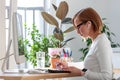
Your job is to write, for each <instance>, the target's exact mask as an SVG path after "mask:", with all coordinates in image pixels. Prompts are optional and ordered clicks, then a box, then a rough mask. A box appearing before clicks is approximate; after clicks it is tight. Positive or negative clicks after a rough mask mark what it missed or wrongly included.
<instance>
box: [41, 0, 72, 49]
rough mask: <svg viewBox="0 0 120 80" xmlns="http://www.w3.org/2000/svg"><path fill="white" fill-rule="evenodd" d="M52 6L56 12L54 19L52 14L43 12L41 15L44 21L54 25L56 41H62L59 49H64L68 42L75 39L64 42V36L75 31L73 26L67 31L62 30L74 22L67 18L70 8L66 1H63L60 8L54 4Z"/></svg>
mask: <svg viewBox="0 0 120 80" xmlns="http://www.w3.org/2000/svg"><path fill="white" fill-rule="evenodd" d="M52 6H53V8H54V10H55V11H56V15H55V17H53V16H52V15H51V14H49V13H47V12H41V14H42V17H43V19H44V20H45V21H46V22H47V23H49V24H51V25H54V27H55V28H54V30H53V35H54V37H55V38H56V39H58V40H59V41H60V42H59V46H58V47H63V46H64V45H65V44H66V43H67V42H68V41H70V40H72V39H74V37H72V38H69V39H67V40H64V34H65V33H68V32H71V31H73V30H74V27H73V26H71V27H69V28H68V29H66V30H65V31H63V30H62V26H63V24H71V23H72V21H71V20H72V19H71V18H69V17H66V16H67V13H68V10H69V7H68V4H67V3H66V2H65V1H62V2H61V3H60V4H59V6H58V7H57V6H56V5H54V4H52Z"/></svg>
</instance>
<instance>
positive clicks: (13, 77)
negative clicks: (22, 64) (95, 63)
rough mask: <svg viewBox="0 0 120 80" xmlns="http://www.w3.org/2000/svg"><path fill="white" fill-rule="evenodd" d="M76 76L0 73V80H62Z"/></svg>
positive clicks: (68, 74) (67, 74) (64, 74)
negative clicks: (56, 79)
mask: <svg viewBox="0 0 120 80" xmlns="http://www.w3.org/2000/svg"><path fill="white" fill-rule="evenodd" d="M77 76H79V75H78V74H71V73H41V74H27V73H24V74H17V73H16V74H13V73H12V74H10V73H0V79H5V80H39V79H41V80H45V79H52V78H58V80H62V79H61V78H65V77H77Z"/></svg>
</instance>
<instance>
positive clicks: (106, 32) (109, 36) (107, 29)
mask: <svg viewBox="0 0 120 80" xmlns="http://www.w3.org/2000/svg"><path fill="white" fill-rule="evenodd" d="M102 20H103V21H104V20H106V18H103V19H102ZM102 33H105V34H106V35H107V37H108V39H109V40H110V42H111V47H112V48H115V47H120V44H118V43H115V42H114V41H113V40H112V37H113V36H114V37H115V34H114V33H113V32H111V31H110V29H109V27H108V25H106V24H105V23H103V29H102ZM91 43H92V40H91V39H90V38H88V39H87V40H86V47H84V48H80V49H79V51H80V52H81V53H82V54H83V56H82V58H81V59H82V60H84V58H85V57H86V55H87V53H88V51H89V47H90V45H91Z"/></svg>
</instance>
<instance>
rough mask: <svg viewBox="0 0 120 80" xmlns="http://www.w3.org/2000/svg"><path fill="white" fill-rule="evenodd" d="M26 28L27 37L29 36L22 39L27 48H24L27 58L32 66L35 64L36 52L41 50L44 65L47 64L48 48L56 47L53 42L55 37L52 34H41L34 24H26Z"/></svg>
mask: <svg viewBox="0 0 120 80" xmlns="http://www.w3.org/2000/svg"><path fill="white" fill-rule="evenodd" d="M26 30H27V32H28V35H27V37H29V38H30V39H25V40H24V44H25V46H26V48H27V49H26V50H25V51H26V54H25V56H26V58H27V60H28V61H30V62H31V63H32V65H33V66H37V61H36V52H39V51H43V52H45V66H49V55H48V48H49V47H51V48H54V47H56V44H55V43H54V42H57V41H56V39H55V38H54V37H53V36H49V37H46V36H45V35H41V34H40V32H39V30H38V29H37V27H36V26H35V25H33V26H32V28H30V27H28V26H26Z"/></svg>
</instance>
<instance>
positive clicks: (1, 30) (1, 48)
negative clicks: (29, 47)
mask: <svg viewBox="0 0 120 80" xmlns="http://www.w3.org/2000/svg"><path fill="white" fill-rule="evenodd" d="M5 36H6V34H5V0H0V59H1V58H2V57H4V55H5V48H6V42H5V41H6V37H5ZM1 63H2V61H0V68H1Z"/></svg>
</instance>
